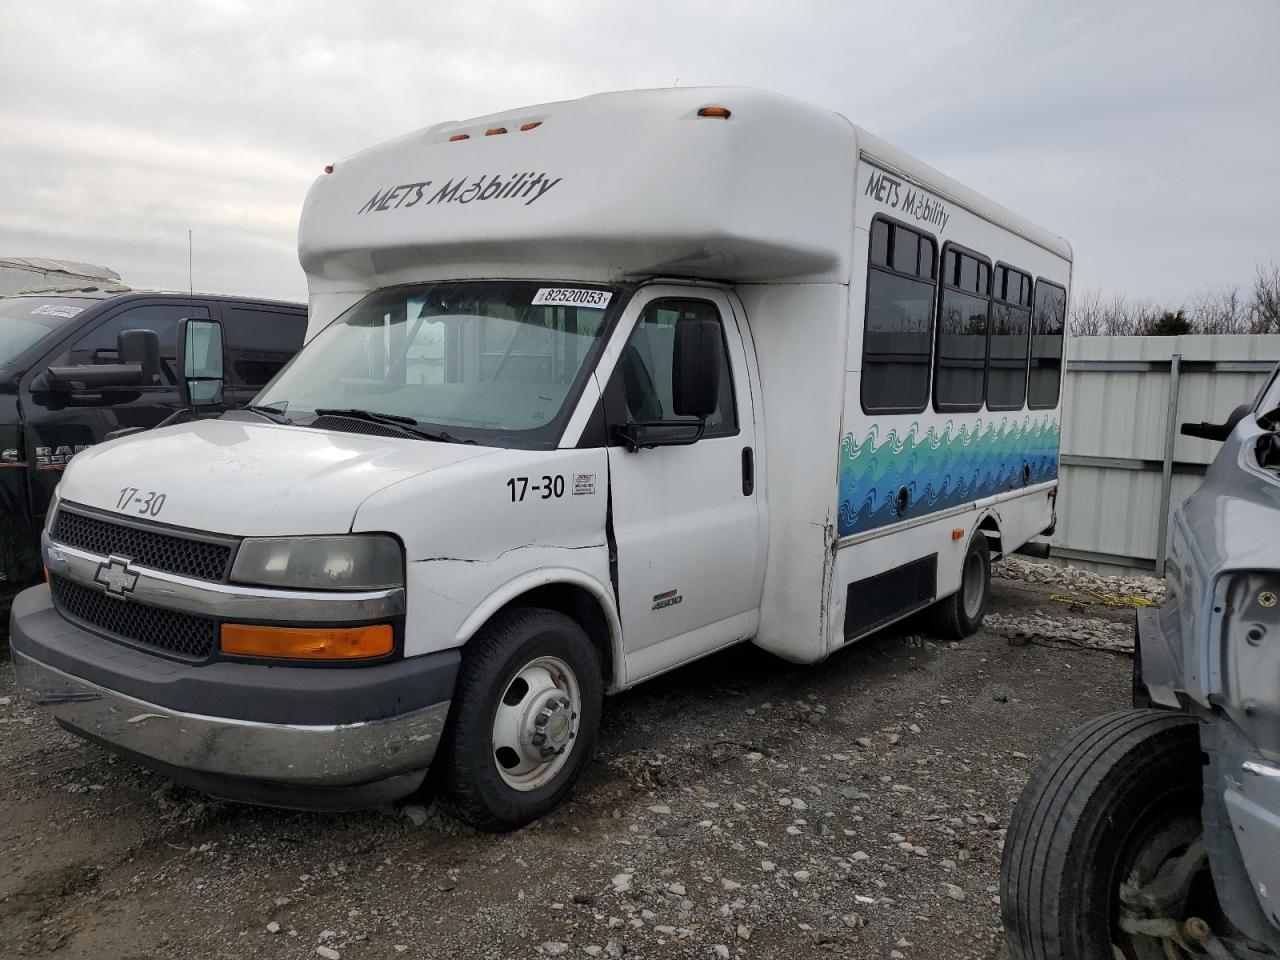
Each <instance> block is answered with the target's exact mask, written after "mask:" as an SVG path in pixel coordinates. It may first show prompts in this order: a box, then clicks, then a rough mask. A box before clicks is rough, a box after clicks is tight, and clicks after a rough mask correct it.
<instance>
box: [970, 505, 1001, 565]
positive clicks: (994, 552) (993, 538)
mask: <svg viewBox="0 0 1280 960" xmlns="http://www.w3.org/2000/svg"><path fill="white" fill-rule="evenodd" d="M973 532H974V533H981V534H982V535H983V536H985V537H986V538H987V546H989V547H990V548H991V559H992V560H998V559H1000V557H1002V556H1003V555H1004V547H1003V544H1002V542H1001V539H1000V515H999V514H998V513H996V512H995V511H994V510H986V511H984V512H983V514H982V516H981V517H980V518H979V520H978V522H977V524H975V525H974V528H973Z"/></svg>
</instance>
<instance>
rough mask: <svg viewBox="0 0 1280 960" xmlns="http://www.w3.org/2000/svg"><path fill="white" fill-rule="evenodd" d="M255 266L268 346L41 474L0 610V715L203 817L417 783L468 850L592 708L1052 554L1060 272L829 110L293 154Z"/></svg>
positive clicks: (735, 94) (581, 743) (800, 108)
mask: <svg viewBox="0 0 1280 960" xmlns="http://www.w3.org/2000/svg"><path fill="white" fill-rule="evenodd" d="M298 247H299V255H300V259H301V263H302V266H303V268H304V270H305V271H306V274H307V278H308V283H309V288H310V313H309V316H310V328H309V331H308V336H309V341H308V343H307V344H306V346H305V347H304V348H303V349H302V351H301V352H300V353H299V355H298V356H297V357H295V358H294V359H293V361H292V362H291V363H290V364H289V365H288V366H287V367H286V368H285V369H284V370H283V371H282V372H281V373H280V374H279V375H278V376H277V377H276V378H275V379H274V380H273V381H272V382H271V383H270V384H269V385H268V386H267V387H266V388H265V389H264V390H263V391H262V393H261V394H260V395H259V396H258V397H256V398H255V400H254V402H253V404H252V405H251V406H250V407H249V408H247V409H245V410H241V411H236V412H232V413H228V414H226V415H224V416H222V417H221V418H218V419H202V420H200V421H198V422H195V423H190V424H185V425H179V426H173V427H168V428H164V429H160V430H155V431H151V432H149V433H147V434H145V435H141V436H138V437H133V438H127V439H123V440H120V441H117V442H114V443H108V444H102V445H99V446H97V447H95V448H93V449H92V450H89V451H87V452H85V453H82V454H80V455H78V456H77V457H76V459H75V461H74V462H73V463H71V464H70V465H69V466H68V469H67V471H66V473H65V475H64V476H63V478H62V481H61V484H60V485H59V490H58V497H59V499H58V501H57V503H56V504H55V505H54V506H53V508H52V509H51V511H50V513H49V515H48V521H47V525H46V528H45V532H44V562H45V565H46V567H47V569H48V575H49V583H48V585H42V586H38V587H35V588H33V589H31V590H29V591H27V592H25V593H23V594H22V595H21V596H20V597H19V598H18V599H17V600H16V601H15V603H14V606H13V614H12V646H13V653H14V658H15V660H16V663H17V670H18V675H19V678H20V684H21V687H22V689H23V691H24V693H25V695H26V696H27V697H29V698H31V699H32V700H34V701H35V702H37V703H42V704H44V705H46V706H47V707H48V709H49V710H50V711H51V712H52V713H53V714H54V715H55V716H56V717H57V718H58V720H59V722H61V723H62V724H63V725H64V726H66V727H67V728H69V729H71V730H73V731H76V732H78V733H80V734H83V735H84V736H86V737H88V738H90V739H92V740H94V741H96V742H98V743H101V744H103V745H105V746H107V747H110V748H112V749H114V750H117V751H119V752H121V753H124V754H125V755H127V756H129V757H132V758H135V759H136V760H138V761H140V762H142V763H146V764H149V765H151V766H153V767H155V768H158V769H160V770H163V771H165V772H167V773H168V774H169V775H171V776H173V777H174V778H175V779H177V780H180V781H182V782H185V783H188V784H192V785H194V786H196V787H198V788H200V789H202V790H205V791H208V792H209V793H212V794H215V795H218V796H222V797H229V798H234V799H240V800H246V801H251V802H259V803H269V804H280V805H285V806H294V807H309V808H330V809H337V808H350V807H353V806H360V805H365V804H375V803H381V802H386V801H387V800H390V799H394V798H398V797H402V796H405V795H407V794H409V793H411V792H413V791H416V790H417V789H418V788H419V787H420V786H421V785H422V784H423V782H424V780H425V779H426V778H427V774H428V771H430V772H431V774H432V780H433V781H434V783H435V785H436V787H437V789H438V790H439V792H440V795H441V796H442V797H443V799H444V800H445V801H446V803H447V804H448V805H449V806H450V807H451V808H452V809H453V810H454V811H455V812H456V813H457V814H459V815H460V816H461V817H462V818H464V819H465V820H466V821H468V822H470V823H472V824H474V825H476V826H478V827H481V828H483V829H488V830H507V829H511V828H514V827H517V826H519V825H521V824H523V823H526V822H528V821H530V820H531V819H533V818H535V817H537V816H539V815H540V814H542V813H544V812H546V811H547V810H549V809H551V808H552V807H553V806H554V805H555V804H556V803H557V802H559V801H560V800H561V798H562V797H563V796H564V795H565V793H566V791H567V790H568V789H569V788H570V786H571V785H572V783H573V782H574V779H575V778H576V777H577V776H578V774H579V773H580V771H581V770H582V768H583V764H584V763H585V762H586V760H587V757H588V754H589V752H590V748H591V745H592V742H593V741H594V739H595V737H596V733H597V730H598V728H599V723H600V716H601V710H602V703H603V698H604V695H605V694H607V693H614V692H617V691H620V690H624V689H626V688H628V687H632V686H634V685H635V684H638V683H641V682H642V681H644V680H647V679H649V678H650V677H653V676H656V675H658V674H660V673H663V672H664V671H667V670H671V669H674V668H676V667H679V666H680V665H681V664H685V663H688V662H690V661H692V660H695V659H697V658H699V657H703V656H706V655H708V654H711V653H713V652H715V651H719V650H724V649H725V648H727V647H730V646H732V645H733V644H737V643H742V642H752V643H755V644H757V645H758V646H760V647H762V648H764V649H765V650H769V651H772V652H773V653H775V654H777V655H778V656H779V657H782V658H785V659H787V660H789V661H792V662H797V663H813V664H817V663H819V662H821V661H822V660H824V659H826V658H827V657H829V656H831V655H832V654H834V653H837V652H838V651H840V650H841V649H842V648H844V647H846V646H847V645H849V644H850V643H852V642H854V641H856V640H858V639H859V638H860V637H864V636H866V635H868V634H870V633H872V632H873V631H876V630H880V629H882V628H884V627H886V626H888V625H890V624H892V623H894V622H895V621H898V620H900V619H902V618H904V617H906V616H908V615H909V614H912V613H915V612H917V611H922V610H925V609H926V608H932V609H933V611H934V613H935V615H936V617H937V622H938V624H939V629H940V630H942V631H944V632H945V633H947V634H949V635H951V636H955V637H962V636H964V635H966V634H969V633H971V632H973V631H974V630H976V629H977V627H978V625H979V624H980V622H981V621H982V617H983V613H984V610H985V607H986V603H987V595H988V590H989V583H990V569H991V560H992V558H993V557H996V556H999V555H1001V554H1004V553H1008V552H1010V551H1012V550H1014V549H1016V548H1018V547H1019V546H1021V545H1022V544H1024V543H1025V542H1026V541H1027V540H1028V539H1029V538H1031V537H1034V536H1036V535H1037V534H1041V533H1043V532H1045V531H1048V530H1050V529H1051V528H1052V527H1053V524H1054V506H1055V494H1056V489H1057V467H1058V436H1059V423H1060V395H1061V390H1060V387H1061V374H1062V357H1063V339H1064V327H1065V324H1064V320H1065V312H1066V301H1067V291H1068V289H1069V286H1070V278H1071V250H1070V247H1069V246H1068V245H1067V244H1066V243H1065V242H1064V241H1063V240H1061V239H1059V238H1058V237H1056V236H1054V235H1052V234H1050V233H1047V232H1045V231H1044V230H1041V229H1040V228H1038V227H1035V226H1033V225H1032V224H1031V223H1029V222H1028V221H1026V220H1024V219H1023V218H1021V217H1019V216H1017V215H1016V214H1014V213H1012V212H1010V211H1008V210H1006V209H1004V208H1003V207H1000V206H998V205H997V204H995V203H993V202H992V201H990V200H988V199H986V198H984V197H982V196H980V195H978V194H977V193H975V192H973V191H972V190H969V189H967V188H965V187H964V186H962V185H960V184H959V183H957V182H956V181H954V180H952V179H950V178H948V177H946V176H944V175H943V174H941V173H938V172H937V171H935V170H933V169H932V168H930V167H928V166H926V165H925V164H923V163H920V162H919V161H917V160H915V159H913V158H911V157H909V156H908V155H906V154H905V153H903V152H902V151H900V150H897V149H895V148H894V147H892V146H890V145H889V144H887V143H885V142H884V141H882V140H879V139H877V138H876V137H874V136H872V135H871V134H869V133H867V132H866V131H864V130H862V129H860V128H859V127H856V126H854V125H853V124H852V123H850V122H849V121H848V120H846V119H844V118H843V117H842V116H840V115H838V114H835V113H832V112H831V111H829V110H824V109H820V108H817V107H813V106H809V105H807V104H804V103H800V102H797V101H794V100H791V99H788V98H785V97H781V96H777V95H773V94H769V93H764V92H760V91H756V90H749V89H737V88H715V89H684V88H679V89H671V90H654V91H635V92H626V93H613V94H605V95H600V96H593V97H587V98H585V99H581V100H575V101H569V102H564V103H551V104H543V105H538V106H531V107H524V108H520V109H516V110H509V111H505V112H502V113H499V114H494V115H492V116H487V117H480V118H476V119H473V120H467V121H462V122H448V123H440V124H436V125H434V126H430V127H427V128H425V129H422V130H417V131H414V132H413V133H410V134H407V135H405V136H403V137H401V138H399V139H397V140H393V141H391V142H388V143H384V144H382V145H379V146H375V147H373V148H371V149H369V150H366V151H364V152H362V153H359V154H356V155H355V156H352V157H349V158H347V159H346V160H343V161H340V162H337V163H335V164H333V165H332V166H331V167H329V168H326V172H325V173H324V174H322V175H320V176H319V177H318V178H317V179H316V181H315V183H314V185H313V186H312V188H311V191H310V193H309V195H308V197H307V199H306V202H305V205H304V208H303V211H302V218H301V225H300V228H299V238H298ZM209 325H212V326H216V324H213V321H212V320H210V321H204V322H203V323H202V324H197V323H193V324H192V325H191V326H190V327H189V328H188V334H189V335H191V336H209V335H210V332H209V331H208V330H203V329H202V328H203V327H205V326H209ZM184 374H185V375H186V376H187V377H189V378H191V380H192V383H193V385H194V386H200V387H201V388H202V390H203V389H212V388H210V387H209V383H210V382H213V383H214V385H215V387H216V381H217V375H216V372H213V371H208V370H204V369H201V367H200V365H199V364H198V363H196V364H190V363H189V364H188V365H187V367H186V369H185V370H184Z"/></svg>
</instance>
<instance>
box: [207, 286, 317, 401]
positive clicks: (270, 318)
mask: <svg viewBox="0 0 1280 960" xmlns="http://www.w3.org/2000/svg"><path fill="white" fill-rule="evenodd" d="M222 328H223V338H224V339H225V340H226V344H227V355H228V358H229V359H230V361H231V367H230V369H229V370H228V371H227V380H228V382H229V383H230V384H231V385H232V386H236V387H263V386H266V384H267V382H268V381H269V380H270V379H271V378H272V377H274V376H275V375H276V374H277V373H279V372H280V368H281V367H283V366H284V365H285V364H286V363H287V362H288V360H289V358H290V357H292V356H293V355H294V354H295V353H297V352H298V350H299V349H300V348H301V347H302V338H303V337H304V336H305V335H306V332H307V316H306V314H305V313H297V312H292V311H278V310H269V309H266V308H263V307H240V306H230V305H226V304H224V305H223V307H222Z"/></svg>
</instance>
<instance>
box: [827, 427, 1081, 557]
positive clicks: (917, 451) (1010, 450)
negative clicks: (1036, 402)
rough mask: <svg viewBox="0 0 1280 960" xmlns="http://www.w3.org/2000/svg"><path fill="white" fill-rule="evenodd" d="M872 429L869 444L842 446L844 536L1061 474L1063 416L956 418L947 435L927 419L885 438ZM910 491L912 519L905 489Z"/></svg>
mask: <svg viewBox="0 0 1280 960" xmlns="http://www.w3.org/2000/svg"><path fill="white" fill-rule="evenodd" d="M879 432H880V431H879V428H878V427H877V426H875V425H872V427H871V429H870V431H869V432H868V433H867V435H866V437H864V438H863V439H862V440H861V441H859V440H857V439H855V437H854V436H853V434H852V433H847V434H845V436H844V439H843V440H842V441H841V442H840V536H842V537H845V536H849V535H850V534H854V533H862V532H863V531H866V530H874V529H875V528H876V527H883V526H885V525H886V524H890V523H897V522H899V521H901V520H909V519H911V518H912V517H919V516H923V515H925V514H928V513H933V512H934V511H936V510H945V509H947V508H948V507H954V506H958V505H959V504H962V503H968V502H970V501H973V500H979V499H981V498H983V497H988V496H991V495H992V494H996V493H1001V492H1003V491H1005V490H1012V489H1015V488H1017V487H1019V486H1021V485H1022V482H1023V468H1024V467H1025V468H1026V469H1027V470H1028V471H1029V473H1030V476H1029V478H1028V481H1027V482H1028V483H1032V484H1034V483H1041V482H1043V481H1045V480H1052V479H1053V478H1054V477H1056V476H1057V475H1058V439H1059V428H1058V421H1057V417H1056V415H1046V416H1042V417H1038V418H1035V419H1032V417H1030V416H1023V417H1018V416H1017V415H1009V416H1003V417H1001V416H998V415H997V416H993V417H991V418H989V419H987V420H982V419H978V420H976V421H972V422H970V423H960V424H957V423H956V422H955V421H954V420H948V421H947V422H946V424H945V425H944V426H943V427H942V429H941V430H939V429H938V427H937V426H936V425H934V426H929V427H928V428H924V427H922V426H921V425H920V422H919V421H915V422H913V423H912V424H911V426H910V428H909V429H908V430H907V431H906V433H904V434H899V433H898V430H897V428H896V427H895V428H893V429H891V430H890V431H889V433H888V436H886V437H884V438H883V439H881V438H880V436H879ZM904 487H905V488H906V490H907V499H908V506H907V509H906V512H905V514H899V513H898V506H897V501H898V491H899V490H901V489H902V488H904Z"/></svg>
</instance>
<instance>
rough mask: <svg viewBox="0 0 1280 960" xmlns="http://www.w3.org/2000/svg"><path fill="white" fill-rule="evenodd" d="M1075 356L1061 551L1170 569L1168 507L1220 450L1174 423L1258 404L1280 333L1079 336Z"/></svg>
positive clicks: (1090, 560)
mask: <svg viewBox="0 0 1280 960" xmlns="http://www.w3.org/2000/svg"><path fill="white" fill-rule="evenodd" d="M1068 353H1069V360H1068V362H1067V379H1066V386H1065V393H1064V395H1063V403H1064V408H1063V419H1062V454H1061V467H1060V473H1059V476H1060V478H1061V483H1060V489H1059V492H1058V526H1057V529H1056V530H1055V531H1054V535H1053V537H1052V538H1051V541H1050V542H1051V543H1052V546H1053V555H1054V556H1055V557H1057V558H1058V559H1059V560H1065V561H1067V562H1069V563H1071V564H1072V565H1074V566H1084V567H1090V568H1094V569H1103V570H1115V569H1116V568H1124V569H1127V570H1130V571H1132V570H1145V571H1148V572H1151V571H1154V572H1156V573H1157V574H1161V575H1162V574H1163V571H1164V554H1165V545H1166V536H1167V528H1168V521H1169V513H1170V512H1171V511H1172V509H1173V508H1174V507H1176V506H1177V505H1178V504H1179V503H1181V502H1182V501H1183V500H1184V499H1186V497H1187V496H1188V495H1190V494H1191V492H1192V491H1193V490H1194V489H1195V488H1196V485H1197V484H1199V482H1200V479H1201V477H1202V476H1203V475H1204V470H1205V466H1206V465H1207V464H1208V463H1209V462H1210V461H1211V460H1212V459H1213V458H1214V456H1215V455H1216V454H1217V452H1218V450H1219V444H1216V443H1213V442H1212V441H1209V440H1198V439H1196V438H1194V437H1184V436H1181V435H1180V434H1179V433H1178V427H1179V426H1180V425H1181V424H1182V423H1184V422H1186V421H1200V420H1208V421H1212V422H1214V423H1220V422H1222V421H1223V420H1225V419H1226V417H1227V415H1228V414H1229V413H1230V412H1231V411H1232V410H1234V409H1235V408H1236V407H1237V406H1239V405H1240V404H1242V403H1246V402H1251V401H1252V400H1253V399H1254V397H1255V395H1256V394H1257V392H1258V389H1259V388H1260V387H1261V385H1262V383H1263V381H1264V380H1265V379H1266V376H1267V374H1268V373H1269V372H1270V371H1271V369H1272V368H1273V367H1274V366H1275V364H1276V362H1277V361H1278V360H1280V336H1277V335H1264V334H1259V335H1250V336H1188V337H1077V338H1075V339H1073V340H1071V341H1069V345H1068Z"/></svg>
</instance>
